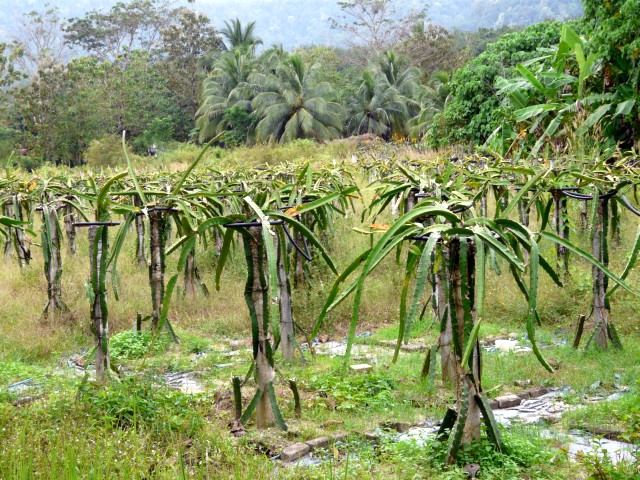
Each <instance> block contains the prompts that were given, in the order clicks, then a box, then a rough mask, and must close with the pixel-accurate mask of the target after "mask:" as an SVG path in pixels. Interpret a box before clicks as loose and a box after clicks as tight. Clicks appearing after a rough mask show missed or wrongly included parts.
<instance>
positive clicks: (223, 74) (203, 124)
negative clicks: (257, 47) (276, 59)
mask: <svg viewBox="0 0 640 480" xmlns="http://www.w3.org/2000/svg"><path fill="white" fill-rule="evenodd" d="M255 66H256V59H255V57H254V56H253V54H252V53H250V52H247V51H245V50H243V49H236V50H232V51H230V52H225V53H224V54H223V55H222V56H221V57H220V59H219V60H218V61H217V62H216V63H215V67H214V69H213V71H212V72H211V75H210V76H209V77H207V78H206V79H205V81H204V90H203V92H202V105H201V106H200V108H199V109H198V111H197V112H196V127H198V128H199V129H200V141H206V140H208V139H210V138H212V137H214V136H215V135H217V134H218V133H220V132H222V131H223V130H224V129H225V121H224V112H225V111H226V110H228V109H230V108H232V107H234V106H240V107H242V108H244V109H245V110H246V111H247V112H251V111H252V107H251V100H252V99H253V96H254V93H253V92H254V88H253V87H252V86H251V84H250V82H249V80H250V77H251V75H252V74H253V72H254V70H255Z"/></svg>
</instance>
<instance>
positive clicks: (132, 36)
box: [65, 0, 175, 65]
mask: <svg viewBox="0 0 640 480" xmlns="http://www.w3.org/2000/svg"><path fill="white" fill-rule="evenodd" d="M167 5H168V4H167V2H165V1H164V0H133V1H131V2H129V3H122V2H119V3H117V4H116V5H114V6H113V7H112V8H111V10H109V11H108V12H106V13H103V12H101V11H100V10H92V11H90V12H88V13H87V14H86V15H85V16H84V17H83V18H72V19H71V20H70V24H69V26H67V27H66V28H65V32H66V33H65V38H66V40H67V41H68V42H69V43H71V44H72V45H76V46H78V47H80V48H82V49H83V50H85V51H87V52H89V53H90V54H92V55H95V56H96V57H97V58H99V59H100V60H103V61H110V62H116V61H118V62H119V63H121V64H123V65H126V63H127V59H128V58H129V55H130V54H131V52H133V51H134V50H138V49H140V50H144V51H145V52H147V53H152V52H154V51H155V50H156V49H157V48H158V47H159V46H160V45H161V43H162V34H161V32H162V31H163V30H164V29H166V28H167V26H168V25H169V23H170V22H171V19H172V18H173V17H174V14H175V13H174V12H173V11H171V10H170V9H169V8H168V6H167Z"/></svg>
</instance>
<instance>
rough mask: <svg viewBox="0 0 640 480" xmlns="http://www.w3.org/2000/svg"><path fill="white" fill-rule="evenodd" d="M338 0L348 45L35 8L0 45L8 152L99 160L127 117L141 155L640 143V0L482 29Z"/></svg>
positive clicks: (232, 23) (0, 126)
mask: <svg viewBox="0 0 640 480" xmlns="http://www.w3.org/2000/svg"><path fill="white" fill-rule="evenodd" d="M498 3H499V2H498ZM534 3H535V2H534ZM494 6H495V5H494V4H492V5H491V6H490V7H491V8H493V7H494ZM339 8H340V14H338V15H336V17H335V18H331V19H329V23H330V24H331V25H332V27H333V28H334V30H335V31H336V32H337V33H341V34H343V35H346V36H347V38H349V39H352V41H353V43H351V44H350V45H349V46H348V47H345V48H334V47H327V46H315V45H312V46H309V47H305V48H300V49H296V50H295V51H286V50H284V49H283V48H282V47H281V46H277V45H272V46H267V45H263V42H262V40H261V39H260V38H259V37H258V36H257V35H256V33H255V29H256V24H255V23H245V24H243V23H241V22H240V21H239V20H237V19H234V20H228V21H226V22H225V27H224V28H222V29H221V30H219V31H218V30H216V29H215V28H214V27H213V26H212V23H211V20H210V19H209V18H207V17H206V16H204V15H202V14H199V13H196V12H195V11H193V10H191V9H189V8H185V7H181V8H173V7H171V6H170V5H168V4H167V3H166V2H163V1H161V0H133V1H131V2H129V3H118V4H117V5H116V6H114V7H112V8H111V9H110V10H95V11H90V12H88V13H87V14H86V15H84V16H83V17H81V18H75V19H69V20H63V19H61V18H60V17H59V15H58V11H57V10H55V9H52V10H48V11H45V12H32V13H30V14H27V15H25V16H24V18H23V20H22V22H21V24H20V25H19V26H18V28H17V29H16V35H15V38H14V40H13V41H12V42H9V43H4V44H0V85H1V87H2V90H1V91H2V95H3V98H2V100H3V101H2V104H1V105H2V108H1V111H0V115H1V118H0V155H1V156H3V157H6V156H8V155H9V154H10V153H11V152H12V151H15V152H16V156H15V158H20V161H21V162H22V163H23V165H24V166H25V167H27V168H32V167H34V166H37V165H39V164H41V163H42V162H55V163H63V164H68V165H72V166H73V165H78V164H81V163H82V162H84V161H87V160H88V161H90V162H93V163H95V164H98V165H106V164H109V163H110V162H111V157H110V155H112V152H113V151H114V145H116V144H117V139H116V136H117V135H118V134H119V132H121V131H122V130H126V131H127V132H128V139H129V141H130V145H131V148H132V149H133V150H134V151H135V152H136V153H139V154H145V153H147V152H148V151H149V150H150V148H153V146H154V145H156V146H158V147H160V148H162V147H163V146H164V147H166V146H168V145H169V143H170V142H173V141H177V142H184V141H206V140H207V139H209V138H212V137H213V136H214V135H216V134H217V133H219V132H221V131H223V130H224V131H226V132H227V133H226V134H225V136H224V137H223V139H222V141H221V146H226V147H230V146H236V145H240V144H251V143H254V142H287V141H290V140H293V139H297V138H312V139H315V140H318V141H324V140H330V139H333V138H338V137H341V136H350V135H359V134H373V135H377V136H379V137H381V138H383V139H385V140H401V139H402V140H404V139H409V140H414V141H416V140H426V141H427V142H428V144H429V145H430V146H433V147H438V148H441V147H448V146H451V145H465V146H467V147H469V148H473V147H477V146H485V147H486V148H489V149H493V150H495V151H498V152H499V153H501V154H506V153H514V152H518V153H528V154H531V153H537V152H539V151H540V149H541V148H547V149H548V148H553V149H555V150H557V151H558V150H562V149H567V148H568V147H569V146H573V147H575V145H576V144H577V142H576V141H573V143H572V142H571V141H570V140H571V138H570V137H571V135H572V133H571V132H575V131H577V132H578V133H580V134H581V135H582V136H584V135H588V136H589V137H590V138H595V139H596V141H593V142H591V143H592V144H593V145H597V144H600V143H603V142H600V141H599V139H600V138H604V137H606V138H605V140H608V141H606V142H604V145H606V147H607V148H615V146H617V145H620V144H623V145H624V146H627V147H630V146H633V145H634V144H635V139H636V131H637V123H638V121H637V107H636V105H635V98H636V96H637V91H638V88H637V80H638V69H637V58H638V54H637V51H638V49H637V48H636V47H635V42H636V41H637V39H636V37H637V32H638V28H637V27H638V24H637V22H638V20H637V18H638V15H636V13H637V10H638V0H617V1H612V2H606V4H601V2H595V1H592V0H585V2H584V10H585V15H584V17H583V18H582V19H579V20H573V21H570V22H568V23H566V24H565V23H562V22H544V23H539V24H535V25H532V26H530V27H527V28H525V29H519V28H511V27H502V28H500V29H480V30H478V31H476V32H473V33H469V32H466V33H465V32H460V31H454V32H452V31H449V30H447V29H446V28H444V27H442V26H439V25H437V24H434V23H431V22H430V21H429V20H428V15H427V11H426V9H425V8H423V7H421V6H420V5H418V6H417V8H415V9H412V10H407V9H406V8H405V6H404V4H401V2H398V1H395V0H384V1H382V2H380V1H374V0H355V1H351V2H339ZM562 32H565V33H564V35H563V33H562ZM566 32H570V34H569V33H566ZM572 35H573V36H572ZM574 37H575V38H574ZM603 135H604V137H603ZM541 138H542V143H539V140H540V139H541ZM574 140H575V139H574ZM583 143H584V142H583Z"/></svg>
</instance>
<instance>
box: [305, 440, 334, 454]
mask: <svg viewBox="0 0 640 480" xmlns="http://www.w3.org/2000/svg"><path fill="white" fill-rule="evenodd" d="M306 444H307V445H309V448H310V449H311V451H312V452H313V451H314V450H315V449H317V448H325V447H326V446H328V445H329V438H327V437H318V438H314V439H313V440H309V441H308V442H306Z"/></svg>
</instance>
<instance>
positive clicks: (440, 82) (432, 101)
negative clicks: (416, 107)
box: [409, 71, 450, 138]
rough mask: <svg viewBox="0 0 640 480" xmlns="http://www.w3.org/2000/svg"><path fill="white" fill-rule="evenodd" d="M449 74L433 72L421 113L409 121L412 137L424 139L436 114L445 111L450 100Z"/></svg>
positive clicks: (422, 99) (424, 93) (421, 104)
mask: <svg viewBox="0 0 640 480" xmlns="http://www.w3.org/2000/svg"><path fill="white" fill-rule="evenodd" d="M449 93H450V90H449V74H448V73H447V72H443V71H438V72H433V74H432V75H431V77H430V78H429V81H428V82H427V85H425V88H424V90H423V93H422V96H421V98H420V113H418V115H416V116H415V117H413V118H412V119H411V120H410V121H409V128H410V134H411V136H412V137H416V138H422V137H423V136H424V134H425V133H426V132H427V129H428V128H429V126H430V125H431V122H432V120H433V117H434V116H435V114H436V113H439V112H441V111H443V110H444V108H445V107H446V105H447V102H448V100H449Z"/></svg>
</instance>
